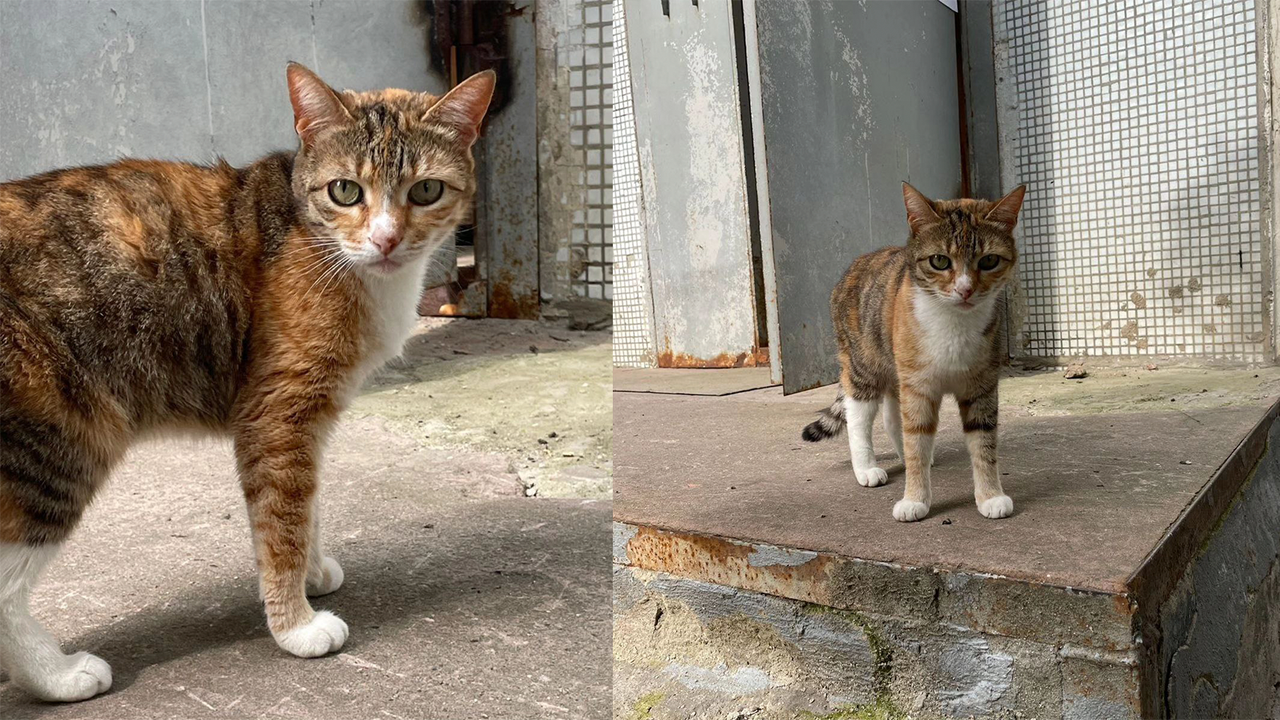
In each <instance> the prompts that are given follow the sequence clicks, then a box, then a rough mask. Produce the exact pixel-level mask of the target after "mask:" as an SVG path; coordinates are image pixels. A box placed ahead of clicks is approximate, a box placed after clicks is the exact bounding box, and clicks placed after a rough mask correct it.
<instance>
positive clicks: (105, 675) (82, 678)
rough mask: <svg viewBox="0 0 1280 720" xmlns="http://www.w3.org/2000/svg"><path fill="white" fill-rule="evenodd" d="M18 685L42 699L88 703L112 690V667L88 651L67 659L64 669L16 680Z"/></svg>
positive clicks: (65, 658)
mask: <svg viewBox="0 0 1280 720" xmlns="http://www.w3.org/2000/svg"><path fill="white" fill-rule="evenodd" d="M14 680H15V681H16V683H17V685H18V686H19V687H21V688H23V689H24V690H26V691H27V692H29V693H31V694H32V695H35V696H36V697H38V698H40V699H41V700H47V701H49V702H75V701H77V700H88V699H89V698H91V697H93V696H94V695H98V694H101V693H104V692H106V691H107V690H109V689H110V688H111V666H110V665H108V664H107V661H106V660H103V659H102V658H100V657H98V656H97V655H90V654H89V653H87V652H78V653H76V654H75V655H68V656H66V657H64V658H63V662H62V663H60V666H59V667H57V668H54V669H53V671H52V672H50V673H49V674H47V675H44V676H41V677H36V678H28V677H19V678H14Z"/></svg>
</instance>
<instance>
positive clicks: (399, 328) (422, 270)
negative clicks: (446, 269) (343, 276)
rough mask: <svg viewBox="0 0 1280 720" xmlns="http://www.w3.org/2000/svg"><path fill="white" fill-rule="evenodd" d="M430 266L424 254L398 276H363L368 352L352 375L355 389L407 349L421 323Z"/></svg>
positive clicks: (364, 329)
mask: <svg viewBox="0 0 1280 720" xmlns="http://www.w3.org/2000/svg"><path fill="white" fill-rule="evenodd" d="M426 265H427V260H426V258H425V257H424V258H422V259H421V260H419V261H415V262H414V264H413V265H412V266H411V267H406V268H404V269H403V270H402V271H400V272H398V273H396V274H394V275H390V276H368V277H365V278H363V282H364V287H365V292H367V293H368V308H369V315H368V319H367V322H368V324H367V326H366V327H364V328H362V332H363V334H364V338H365V355H364V357H363V358H361V361H360V365H359V367H358V368H357V369H356V373H355V377H353V378H352V380H353V383H354V387H353V390H358V389H359V388H360V386H361V385H362V384H364V381H365V380H366V379H367V378H368V377H369V375H370V374H371V373H373V372H374V371H375V370H377V369H378V368H380V367H382V366H383V365H385V364H386V363H387V361H388V360H391V359H392V358H394V357H396V356H397V355H399V354H400V353H401V351H402V350H404V343H405V341H406V340H408V339H409V336H410V335H411V334H413V329H414V327H416V326H417V323H418V299H419V297H421V295H422V282H423V276H424V275H425V274H426Z"/></svg>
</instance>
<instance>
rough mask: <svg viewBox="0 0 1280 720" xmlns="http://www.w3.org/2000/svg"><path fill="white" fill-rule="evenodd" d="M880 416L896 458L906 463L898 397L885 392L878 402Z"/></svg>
mask: <svg viewBox="0 0 1280 720" xmlns="http://www.w3.org/2000/svg"><path fill="white" fill-rule="evenodd" d="M880 417H881V418H883V419H884V432H885V434H886V435H888V436H889V439H890V440H892V441H893V449H894V450H897V451H898V459H899V460H901V461H902V463H903V465H906V462H907V456H906V455H904V454H903V453H902V409H901V408H899V407H898V398H897V396H895V395H889V394H886V395H885V396H884V400H882V401H881V403H880Z"/></svg>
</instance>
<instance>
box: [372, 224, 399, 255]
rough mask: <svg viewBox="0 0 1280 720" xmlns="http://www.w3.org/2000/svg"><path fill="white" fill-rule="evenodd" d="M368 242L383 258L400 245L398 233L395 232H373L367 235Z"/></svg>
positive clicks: (379, 230)
mask: <svg viewBox="0 0 1280 720" xmlns="http://www.w3.org/2000/svg"><path fill="white" fill-rule="evenodd" d="M369 242H370V243H372V244H373V246H374V247H376V248H378V252H381V253H382V256H383V257H388V256H389V255H391V253H392V251H394V250H395V249H396V246H397V245H399V244H400V233H398V232H396V231H395V230H382V229H378V230H374V231H373V232H372V233H370V234H369Z"/></svg>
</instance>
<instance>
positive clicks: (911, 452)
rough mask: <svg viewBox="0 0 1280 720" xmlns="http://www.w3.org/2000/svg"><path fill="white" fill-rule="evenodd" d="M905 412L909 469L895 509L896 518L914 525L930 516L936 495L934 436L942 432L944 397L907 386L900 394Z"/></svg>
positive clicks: (904, 441) (904, 435) (905, 450)
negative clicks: (933, 483) (940, 414)
mask: <svg viewBox="0 0 1280 720" xmlns="http://www.w3.org/2000/svg"><path fill="white" fill-rule="evenodd" d="M898 398H899V404H900V407H901V410H902V450H903V455H904V457H903V461H904V464H905V465H906V470H907V481H906V490H905V491H904V492H903V494H902V499H901V500H899V501H898V502H897V503H896V504H895V505H894V506H893V517H894V519H895V520H900V521H902V522H913V521H916V520H921V519H923V518H924V517H925V516H926V515H928V514H929V505H930V504H931V503H932V502H933V492H932V490H931V489H930V486H929V472H930V471H929V465H930V464H931V463H932V461H933V436H934V434H935V433H936V432H937V431H938V404H939V403H940V402H941V400H942V397H941V395H938V394H936V393H932V392H927V391H924V390H919V389H916V388H913V387H911V386H909V385H906V384H903V385H902V387H901V388H900V391H899V393H898Z"/></svg>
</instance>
